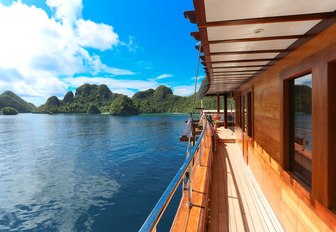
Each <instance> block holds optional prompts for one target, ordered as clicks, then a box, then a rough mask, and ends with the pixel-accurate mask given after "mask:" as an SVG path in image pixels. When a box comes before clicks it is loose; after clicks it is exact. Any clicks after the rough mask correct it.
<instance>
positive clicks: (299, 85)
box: [289, 73, 312, 187]
mask: <svg viewBox="0 0 336 232" xmlns="http://www.w3.org/2000/svg"><path fill="white" fill-rule="evenodd" d="M289 87H290V97H289V101H290V104H289V105H290V112H289V115H290V117H289V119H290V123H289V127H290V128H289V132H290V154H289V156H290V160H289V166H290V170H291V171H292V172H293V173H294V175H296V176H297V177H298V178H299V179H300V180H302V181H303V182H304V183H305V184H307V185H308V186H309V187H311V182H312V181H311V178H312V177H311V176H312V75H311V73H310V74H307V75H304V76H301V77H298V78H295V79H293V80H291V81H290V83H289Z"/></svg>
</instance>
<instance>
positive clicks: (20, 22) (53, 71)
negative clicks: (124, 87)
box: [0, 0, 134, 98]
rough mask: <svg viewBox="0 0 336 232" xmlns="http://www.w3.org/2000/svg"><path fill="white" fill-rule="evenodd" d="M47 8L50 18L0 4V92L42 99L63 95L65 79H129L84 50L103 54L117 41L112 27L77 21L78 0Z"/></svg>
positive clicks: (55, 1)
mask: <svg viewBox="0 0 336 232" xmlns="http://www.w3.org/2000/svg"><path fill="white" fill-rule="evenodd" d="M47 5H48V6H49V7H50V8H51V9H52V12H53V14H52V15H48V14H47V12H46V11H44V10H43V9H41V8H37V7H35V6H28V5H25V4H23V3H22V2H21V1H18V2H13V3H12V4H11V5H9V6H5V5H3V4H2V3H0V32H1V36H0V51H1V52H0V73H1V81H0V91H3V90H13V91H15V92H16V93H18V94H19V95H21V96H31V97H44V98H46V97H48V96H50V95H61V93H64V92H66V90H67V88H68V87H69V86H68V85H67V83H65V82H64V81H62V79H61V78H62V77H64V76H74V75H78V74H80V73H87V74H89V75H97V74H102V73H104V74H105V75H109V76H111V75H112V76H114V75H134V73H133V72H132V71H130V70H127V69H119V68H116V67H110V66H108V65H106V64H104V63H103V62H102V61H101V59H100V57H99V56H98V55H95V54H91V53H90V52H89V50H87V48H91V49H97V50H100V51H105V50H108V49H112V48H113V46H118V44H119V42H120V41H119V36H118V34H117V33H116V32H114V30H113V27H112V26H110V25H107V24H102V23H95V22H93V21H91V20H84V19H82V17H81V12H82V8H83V4H82V0H73V1H68V0H47Z"/></svg>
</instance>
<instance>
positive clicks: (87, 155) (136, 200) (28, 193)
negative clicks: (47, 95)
mask: <svg viewBox="0 0 336 232" xmlns="http://www.w3.org/2000/svg"><path fill="white" fill-rule="evenodd" d="M186 119H187V115H171V114H170V115H141V116H132V117H113V116H109V115H85V114H83V115H80V114H77V115H36V114H20V115H17V116H0V231H137V230H138V229H139V228H140V227H141V225H142V223H143V221H144V220H145V219H146V217H147V215H148V214H149V213H150V211H151V210H152V208H153V206H154V205H155V203H156V202H157V200H158V199H159V197H160V196H161V194H162V193H163V191H164V190H165V188H166V187H167V185H168V184H169V182H170V181H171V179H172V178H173V177H174V175H175V174H176V172H177V170H178V169H179V167H180V166H181V165H182V163H183V161H184V158H185V150H186V144H183V143H181V142H179V136H180V134H181V131H182V129H183V128H184V125H185V123H184V121H185V120H186ZM180 192H181V190H178V192H177V193H178V194H177V196H176V197H175V198H174V199H173V202H172V203H173V205H175V209H174V207H171V208H168V211H167V212H166V214H165V217H164V220H163V222H162V223H161V225H160V227H159V229H160V228H161V230H162V231H168V230H169V223H170V220H172V218H173V217H174V214H175V210H176V207H177V205H178V202H179V197H180Z"/></svg>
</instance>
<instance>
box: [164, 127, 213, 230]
mask: <svg viewBox="0 0 336 232" xmlns="http://www.w3.org/2000/svg"><path fill="white" fill-rule="evenodd" d="M203 141H204V142H202V143H201V145H200V146H202V149H201V152H200V153H199V154H201V159H200V165H198V158H199V157H198V155H197V156H196V158H195V160H194V162H195V165H194V167H193V170H192V174H191V178H192V184H191V188H192V198H191V202H192V204H193V205H192V207H188V205H187V202H188V191H187V189H189V187H190V186H186V187H187V189H186V190H185V191H184V192H183V195H182V199H181V202H180V205H179V208H178V210H177V213H176V215H175V219H174V222H173V225H172V227H171V231H178V232H181V231H204V230H205V225H206V217H207V211H206V208H207V203H208V201H207V194H208V192H209V185H210V182H211V163H212V139H211V131H210V127H208V128H207V131H206V133H205V136H204V137H203Z"/></svg>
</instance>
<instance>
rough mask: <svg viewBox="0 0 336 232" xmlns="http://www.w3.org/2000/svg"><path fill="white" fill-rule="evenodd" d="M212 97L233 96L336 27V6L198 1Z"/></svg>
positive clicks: (308, 0)
mask: <svg viewBox="0 0 336 232" xmlns="http://www.w3.org/2000/svg"><path fill="white" fill-rule="evenodd" d="M194 6H195V11H187V12H185V17H186V18H188V19H189V20H190V21H191V22H192V23H197V26H198V29H199V32H192V33H191V35H192V36H193V37H195V39H196V40H199V41H201V44H202V45H201V46H202V47H201V50H202V52H203V53H204V55H203V56H202V57H201V58H202V60H203V62H202V64H203V65H204V69H205V72H206V75H207V78H208V79H209V82H210V85H209V89H208V90H207V93H206V94H207V95H212V94H218V93H219V94H222V93H227V92H231V91H233V90H234V89H236V88H238V87H239V86H240V85H241V84H242V83H244V82H245V81H246V80H248V79H249V78H251V77H253V76H256V75H257V74H258V73H260V72H262V71H264V70H266V69H267V68H269V67H270V66H272V65H273V64H274V63H275V62H277V61H278V60H280V59H282V58H283V57H284V56H286V55H287V54H288V53H289V52H291V51H293V50H295V49H296V48H298V47H299V46H301V45H302V44H303V43H305V42H307V41H308V40H310V39H311V38H312V37H314V36H315V35H317V34H319V33H320V32H322V31H323V30H325V29H326V28H328V27H329V26H330V25H332V24H333V23H335V22H336V11H335V10H336V0H321V1H316V0H295V1H293V0H281V1H279V0H248V1H246V0H194Z"/></svg>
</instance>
